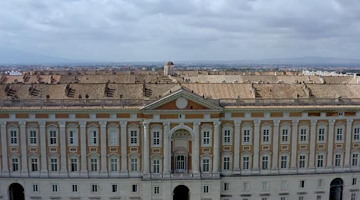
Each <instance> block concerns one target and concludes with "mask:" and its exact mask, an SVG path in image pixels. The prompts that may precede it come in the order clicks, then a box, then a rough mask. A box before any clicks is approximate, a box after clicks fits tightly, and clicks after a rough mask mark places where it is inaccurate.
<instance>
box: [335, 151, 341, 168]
mask: <svg viewBox="0 0 360 200" xmlns="http://www.w3.org/2000/svg"><path fill="white" fill-rule="evenodd" d="M340 166H341V154H336V155H335V167H340Z"/></svg>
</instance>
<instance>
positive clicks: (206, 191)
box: [203, 185, 209, 194]
mask: <svg viewBox="0 0 360 200" xmlns="http://www.w3.org/2000/svg"><path fill="white" fill-rule="evenodd" d="M203 192H204V193H206V194H207V193H209V186H208V185H204V187H203Z"/></svg>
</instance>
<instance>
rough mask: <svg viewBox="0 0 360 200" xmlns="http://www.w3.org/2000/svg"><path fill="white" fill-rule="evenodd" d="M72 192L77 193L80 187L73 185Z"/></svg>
mask: <svg viewBox="0 0 360 200" xmlns="http://www.w3.org/2000/svg"><path fill="white" fill-rule="evenodd" d="M71 189H72V192H77V191H78V185H74V184H73V185H72V186H71Z"/></svg>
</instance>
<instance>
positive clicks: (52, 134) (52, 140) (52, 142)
mask: <svg viewBox="0 0 360 200" xmlns="http://www.w3.org/2000/svg"><path fill="white" fill-rule="evenodd" d="M49 132H50V145H56V144H57V136H56V135H57V134H56V131H55V130H51V131H49Z"/></svg>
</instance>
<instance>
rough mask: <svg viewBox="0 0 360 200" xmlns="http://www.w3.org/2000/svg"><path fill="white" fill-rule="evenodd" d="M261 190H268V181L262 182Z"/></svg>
mask: <svg viewBox="0 0 360 200" xmlns="http://www.w3.org/2000/svg"><path fill="white" fill-rule="evenodd" d="M262 190H263V191H268V190H269V181H264V182H262Z"/></svg>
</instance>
